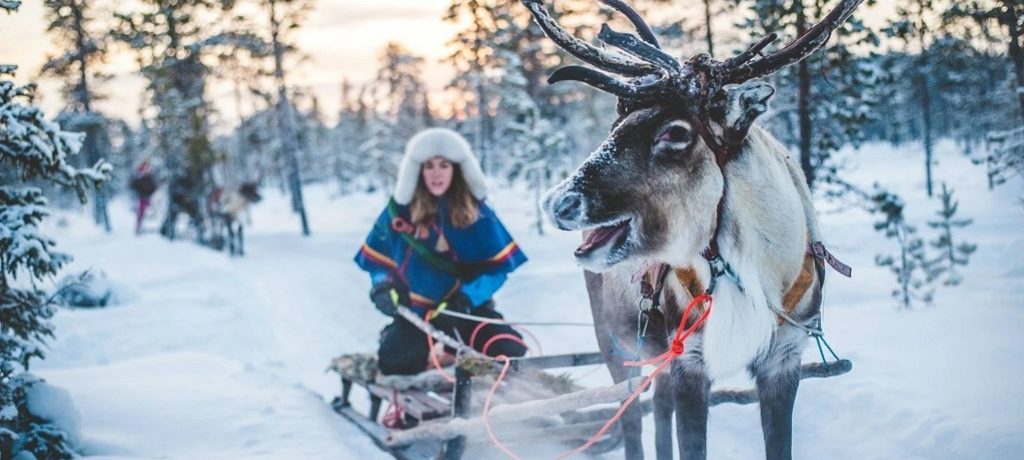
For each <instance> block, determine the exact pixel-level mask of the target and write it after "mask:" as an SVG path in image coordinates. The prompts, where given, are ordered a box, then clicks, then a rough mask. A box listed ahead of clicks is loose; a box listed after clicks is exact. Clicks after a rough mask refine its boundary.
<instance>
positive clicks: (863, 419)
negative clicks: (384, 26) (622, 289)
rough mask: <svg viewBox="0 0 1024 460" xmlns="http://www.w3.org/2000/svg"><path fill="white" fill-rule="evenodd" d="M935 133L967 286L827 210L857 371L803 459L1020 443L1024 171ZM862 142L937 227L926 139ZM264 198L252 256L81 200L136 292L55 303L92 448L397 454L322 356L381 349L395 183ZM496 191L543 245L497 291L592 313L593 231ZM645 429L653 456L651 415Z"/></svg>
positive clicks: (54, 377)
mask: <svg viewBox="0 0 1024 460" xmlns="http://www.w3.org/2000/svg"><path fill="white" fill-rule="evenodd" d="M940 151H941V152H940V155H939V157H938V158H939V165H938V168H937V177H938V179H939V180H940V181H943V180H944V181H948V182H949V183H950V184H951V185H953V186H954V187H955V188H956V191H957V196H958V197H959V198H960V200H961V201H962V205H961V212H962V213H964V214H965V215H966V216H968V217H973V218H974V219H975V224H974V225H973V226H971V227H969V228H968V229H966V230H965V231H963V232H962V233H961V235H960V236H961V237H962V238H965V239H967V240H969V241H972V242H975V243H978V245H979V249H978V252H977V253H976V254H975V256H974V258H973V260H972V262H971V265H970V267H968V269H967V270H965V272H964V275H965V278H966V281H965V283H964V284H963V285H962V286H960V287H958V288H952V289H949V288H947V289H940V290H939V292H938V295H937V302H936V303H935V306H934V307H930V308H920V309H917V310H914V311H898V310H897V309H896V307H895V304H894V302H893V300H892V299H891V298H890V296H889V291H890V290H891V289H892V286H893V284H894V281H893V279H892V277H891V275H890V274H889V273H888V272H886V271H884V270H882V269H880V268H877V267H875V266H874V264H873V259H874V256H875V254H876V253H878V252H882V251H884V252H892V251H894V250H895V248H893V247H891V246H890V243H889V242H887V241H885V240H884V239H883V238H882V236H881V235H880V234H877V233H875V232H874V231H872V230H871V226H870V222H871V221H872V220H873V218H872V217H871V216H868V215H866V214H864V213H863V212H860V211H847V212H843V213H833V214H827V215H823V216H822V222H823V226H824V231H825V234H826V235H827V237H828V242H829V244H830V248H831V249H832V250H833V252H835V253H836V254H837V255H839V256H840V258H842V259H844V261H845V262H847V263H849V264H851V265H853V266H854V270H855V272H854V273H855V277H854V279H853V280H845V279H841V278H839V277H837V276H831V277H830V281H829V283H828V288H827V291H828V292H827V303H826V316H825V318H826V324H825V327H826V330H827V331H828V333H829V338H830V342H831V343H832V345H833V346H834V347H835V348H836V349H837V351H838V352H839V353H840V354H841V355H843V356H844V357H847V358H850V359H852V360H853V362H854V371H853V372H852V373H850V374H848V375H845V376H843V377H840V378H835V379H830V380H827V381H805V382H804V383H803V384H802V385H801V390H800V394H799V397H798V400H797V408H796V416H795V419H796V422H795V435H794V438H795V439H794V449H795V457H797V458H829V459H893V458H901V459H931V458H943V459H949V458H957V459H980V458H984V459H1010V458H1021V452H1024V371H1022V368H1021V366H1020V362H1021V357H1024V339H1022V338H1021V334H1020V331H1021V330H1022V328H1024V308H1022V307H1024V305H1022V302H1021V298H1022V295H1024V258H1022V257H1021V253H1022V252H1024V234H1022V233H1021V230H1020V229H1021V227H1022V225H1024V206H1022V205H1021V204H1020V202H1019V197H1020V196H1021V190H1022V188H1021V184H1020V183H1011V184H1007V185H1004V186H1003V187H1001V188H1000V189H998V190H996V191H995V192H989V191H987V190H986V189H985V182H984V174H983V171H982V170H981V169H979V168H978V167H976V166H973V165H971V164H970V162H969V161H967V160H966V159H964V158H963V157H962V156H960V155H959V154H957V153H955V148H954V146H953V145H951V144H943V145H942V146H941V149H940ZM850 158H851V159H852V162H853V163H854V167H855V168H856V171H855V172H853V173H852V174H851V177H852V178H853V179H854V180H855V181H857V182H859V183H862V184H870V183H871V182H873V181H879V182H881V183H882V184H883V185H886V186H889V187H892V188H895V189H896V190H897V191H899V192H901V193H902V194H903V196H904V198H905V199H906V200H907V202H908V204H909V210H910V215H911V217H912V218H913V220H914V221H915V222H916V223H918V224H919V228H920V229H921V231H922V232H924V233H925V234H926V235H929V231H928V229H927V228H926V225H925V224H924V220H925V218H928V217H930V216H931V214H932V213H933V212H934V210H935V209H936V206H938V203H937V202H936V201H927V200H926V199H925V197H924V192H923V177H922V176H923V169H924V168H923V165H922V164H921V160H920V158H921V155H920V153H919V152H918V151H917V149H915V148H905V149H902V150H897V149H892V148H889V147H884V146H876V147H872V148H870V149H868V150H867V151H865V152H862V153H861V154H860V155H858V156H855V157H854V156H851V157H850ZM266 194H267V195H269V198H268V199H267V200H265V201H264V203H261V204H260V205H259V206H258V207H257V208H256V209H255V212H254V216H253V223H254V225H253V226H252V227H251V230H250V232H249V246H248V252H249V255H248V257H246V258H244V259H229V258H228V257H227V256H225V255H223V254H220V253H215V252H212V251H209V250H206V249H203V248H199V247H196V246H194V245H193V244H190V243H188V242H177V243H168V242H166V241H164V240H162V239H160V238H159V237H157V236H154V235H146V236H143V237H139V238H136V237H134V236H133V235H131V231H130V227H131V224H130V221H131V216H130V211H129V209H128V204H127V203H125V202H123V201H118V202H115V203H114V205H113V209H112V210H111V211H112V214H113V216H112V217H113V220H114V226H115V231H114V234H113V235H103V234H101V233H99V232H98V231H96V230H95V229H93V228H92V227H91V225H89V224H88V223H87V222H86V219H84V218H83V217H82V216H78V215H75V216H71V217H69V219H68V225H67V226H64V227H61V228H55V229H54V230H53V235H54V236H55V237H56V238H57V239H58V241H60V242H61V247H62V248H64V249H65V250H67V251H69V252H71V253H73V254H74V255H75V256H76V262H75V263H74V266H73V267H72V268H73V269H84V268H95V269H100V270H103V271H105V272H106V273H107V275H108V277H109V278H110V279H111V280H113V281H116V282H118V283H122V284H124V285H125V286H126V287H127V288H128V289H130V290H132V291H134V292H135V294H136V295H137V297H136V298H135V299H134V300H132V301H130V302H128V303H125V304H122V305H117V306H114V307H111V308H107V309H102V310H75V311H69V310H66V311H62V312H60V313H59V315H58V316H57V317H56V320H55V322H56V325H57V339H56V340H55V341H54V342H53V343H52V346H51V348H50V353H49V357H48V358H47V359H46V361H43V362H40V363H38V364H37V365H36V367H35V370H36V372H37V373H38V374H39V375H40V376H42V377H44V378H45V379H47V380H48V381H49V382H50V383H52V384H54V385H57V386H59V387H63V388H65V389H67V390H68V391H69V392H70V394H71V396H72V397H73V399H74V401H75V404H76V405H77V407H78V410H79V411H80V413H81V426H82V438H83V441H82V445H81V450H82V452H83V453H84V454H85V455H86V456H98V457H130V458H139V457H141V458H154V457H159V458H181V459H198V458H202V459H239V458H275V459H277V458H281V459H291V458H303V459H314V458H325V459H326V458H332V459H339V458H360V459H370V458H385V457H384V456H383V455H382V454H380V453H379V452H378V451H377V450H376V449H375V448H374V446H373V445H372V444H371V443H370V442H369V441H367V440H366V439H364V438H363V437H362V436H361V435H360V433H359V432H358V431H357V430H355V429H354V428H351V427H349V426H347V425H346V424H345V423H344V422H343V421H342V420H341V419H340V418H339V417H337V416H336V415H335V414H334V413H333V412H331V411H330V409H329V408H328V406H327V404H326V403H325V402H326V401H328V400H329V399H330V398H331V397H332V396H333V395H334V394H335V393H336V392H337V381H336V379H335V378H334V376H333V375H331V374H326V373H325V372H324V368H325V366H326V364H327V362H328V360H329V359H330V358H331V357H333V356H335V355H337V354H340V353H343V352H353V351H371V350H374V349H375V345H374V344H375V340H376V337H377V331H378V330H379V329H380V328H381V327H382V326H383V325H384V324H385V320H384V318H383V317H381V315H379V314H377V313H376V311H375V310H374V309H373V307H372V306H371V305H370V303H369V301H368V300H367V295H366V292H367V289H368V288H369V285H368V280H367V279H366V277H365V275H364V274H363V273H361V272H359V271H358V270H357V269H356V267H355V265H354V264H352V263H351V257H352V255H353V254H354V253H355V251H356V249H357V247H358V245H359V244H360V242H361V240H362V238H363V237H364V235H365V233H366V231H367V230H368V228H369V225H370V223H371V222H372V219H373V218H374V217H375V216H376V214H377V213H378V212H379V210H380V208H381V207H382V205H383V203H384V202H383V197H382V196H366V195H361V196H348V197H344V198H337V197H332V196H331V193H330V191H329V190H328V189H327V188H326V187H312V188H310V189H309V190H308V192H307V197H308V200H309V209H310V215H311V223H312V228H313V231H314V236H312V237H310V238H302V237H300V236H298V228H297V221H296V219H294V218H293V216H292V215H290V214H289V212H288V211H287V209H288V207H287V200H285V199H283V198H282V197H280V196H279V195H278V194H276V193H273V192H270V191H268V193H266ZM681 198H682V197H681ZM492 202H493V203H494V204H495V207H496V208H497V209H498V213H499V215H501V216H502V218H503V219H504V220H505V221H506V223H507V224H508V226H509V227H510V229H511V230H512V233H513V235H514V236H516V238H517V239H518V240H519V241H520V243H521V245H522V246H523V248H524V249H525V251H526V252H527V254H528V255H529V256H530V258H531V262H530V263H528V264H527V265H525V266H524V267H523V268H522V269H521V270H520V271H519V272H517V273H516V274H515V275H514V276H513V277H512V278H511V279H510V281H509V283H508V285H507V286H506V288H505V289H504V290H503V291H502V292H501V293H500V295H499V296H498V298H497V300H498V304H499V306H500V308H501V309H502V310H503V311H504V312H505V313H506V314H507V315H508V316H510V317H512V318H515V319H519V320H569V321H580V320H586V319H587V318H588V316H589V310H588V307H587V305H586V295H585V291H584V287H583V281H582V276H581V274H580V272H579V270H578V269H577V268H576V267H575V266H574V264H573V261H572V259H571V257H570V254H571V250H572V248H574V247H575V246H576V244H578V241H579V237H578V235H575V234H564V233H551V234H549V235H547V236H544V237H540V236H538V235H536V234H535V233H534V231H533V230H532V228H531V224H532V212H533V211H532V208H531V206H532V205H531V199H530V195H529V194H528V193H526V192H523V191H513V190H500V191H498V192H496V193H495V194H494V195H493V198H492ZM535 332H536V333H537V334H538V335H540V337H541V341H542V343H543V344H544V351H545V352H547V353H558V352H567V351H577V350H579V351H587V350H593V349H596V342H595V340H594V338H593V334H592V332H591V331H590V330H588V329H581V328H576V329H554V330H551V329H541V328H537V329H535ZM806 359H807V360H811V359H813V356H811V355H808V357H807V358H806ZM577 374H578V375H579V376H580V378H581V379H582V380H583V381H584V382H586V383H587V384H588V385H602V384H606V383H608V382H609V379H608V377H607V374H606V372H605V371H604V370H603V369H602V368H600V367H598V366H592V367H589V368H583V369H580V370H579V371H578V372H577ZM730 383H734V382H730ZM739 383H740V384H743V383H744V382H742V380H741V381H740V382H739ZM646 428H647V430H646V435H645V437H646V440H647V442H648V446H647V448H648V452H653V445H652V435H651V432H652V427H651V426H650V421H649V420H648V426H647V427H646ZM709 443H710V457H711V458H728V459H733V458H736V459H746V458H759V457H762V456H763V454H762V448H763V447H762V446H763V444H762V441H761V431H760V423H759V419H758V415H757V407H756V406H745V407H739V406H718V407H716V408H715V409H713V412H712V418H711V422H710V432H709ZM620 456H621V451H619V452H615V453H612V454H609V455H607V457H608V458H618V457H620ZM487 457H488V458H499V456H498V455H488V456H487Z"/></svg>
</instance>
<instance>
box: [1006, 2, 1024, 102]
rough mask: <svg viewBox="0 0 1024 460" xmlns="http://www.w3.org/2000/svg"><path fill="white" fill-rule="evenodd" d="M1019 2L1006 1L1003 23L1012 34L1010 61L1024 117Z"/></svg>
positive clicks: (1023, 74) (1023, 68) (1023, 76)
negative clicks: (1017, 8) (1017, 9)
mask: <svg viewBox="0 0 1024 460" xmlns="http://www.w3.org/2000/svg"><path fill="white" fill-rule="evenodd" d="M1018 1H1019V0H1004V1H1003V7H1004V8H1005V13H1004V14H1003V17H1002V18H1001V20H1002V21H1001V22H1003V24H1004V25H1005V26H1006V27H1007V29H1008V31H1009V33H1010V49H1009V54H1010V60H1011V61H1013V69H1014V73H1016V74H1017V100H1018V101H1019V102H1020V114H1021V117H1024V49H1021V43H1020V39H1021V29H1020V27H1019V25H1018V22H1019V21H1020V18H1019V17H1018V16H1017V11H1016V10H1014V8H1016V6H1015V4H1016V3H1017V2H1018Z"/></svg>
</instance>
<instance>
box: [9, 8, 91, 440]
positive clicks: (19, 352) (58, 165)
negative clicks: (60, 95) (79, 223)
mask: <svg viewBox="0 0 1024 460" xmlns="http://www.w3.org/2000/svg"><path fill="white" fill-rule="evenodd" d="M18 6H19V5H18V4H17V2H0V10H3V11H5V12H8V13H9V12H13V11H14V10H16V9H17V7H18ZM15 69H16V67H15V66H12V65H0V167H2V169H0V178H2V179H3V183H4V184H5V185H3V186H0V458H5V459H6V458H13V457H14V456H16V455H18V454H19V452H26V453H27V454H28V455H29V456H34V457H35V458H47V459H51V458H52V459H65V458H72V457H73V456H74V453H73V451H72V450H71V446H70V445H69V444H68V441H67V440H66V438H65V436H64V435H63V434H62V433H61V432H60V431H59V430H57V428H56V427H55V426H54V425H52V424H50V423H49V422H48V421H47V420H44V419H41V418H39V417H37V416H35V415H33V414H31V413H30V412H29V411H28V408H27V403H26V398H27V394H28V391H29V390H30V388H31V386H32V385H34V384H36V383H37V382H39V380H38V379H37V378H36V377H34V376H32V375H31V374H28V373H27V372H28V370H29V365H30V362H31V361H32V360H33V359H42V358H43V357H44V353H43V345H44V343H45V341H46V340H47V339H49V338H52V337H53V325H52V324H51V323H50V322H49V320H50V318H51V317H52V316H53V314H54V312H55V308H56V307H55V304H54V298H55V297H56V296H51V295H47V293H46V292H44V291H43V290H42V289H41V288H40V287H39V283H40V282H42V281H43V280H45V279H46V278H49V277H52V276H53V275H55V274H56V273H57V271H58V270H60V268H61V266H63V265H64V264H66V263H67V262H68V261H70V260H71V257H70V256H69V255H67V254H64V253H61V252H59V251H57V250H56V249H55V246H56V242H55V241H54V240H53V239H51V238H49V237H47V236H46V235H44V234H42V233H41V232H40V230H39V224H40V222H42V220H43V219H44V218H45V217H46V216H47V215H48V211H47V209H46V206H47V201H46V198H45V197H44V196H43V193H42V191H41V190H40V189H39V188H37V187H32V186H27V185H24V183H25V182H27V181H30V180H37V179H44V180H48V181H50V182H53V183H54V184H57V185H60V186H63V187H66V188H69V189H71V190H73V191H74V192H75V193H76V194H77V196H78V197H79V199H80V200H81V201H82V202H83V203H84V202H85V198H86V194H87V193H88V192H89V190H91V189H95V188H96V187H99V186H100V185H101V184H102V183H103V182H105V181H107V180H108V179H109V177H110V173H111V167H110V165H109V164H107V163H106V162H104V161H102V160H100V161H98V162H97V163H96V164H94V165H93V166H92V167H90V168H83V169H77V168H75V167H73V166H71V165H70V164H69V161H70V159H69V157H70V156H72V155H75V154H77V153H78V151H79V149H80V148H81V146H82V141H83V136H82V135H81V134H78V133H70V132H67V131H62V130H61V129H60V127H59V126H58V125H57V124H56V123H54V122H51V121H48V120H46V119H45V117H44V115H43V113H42V111H40V110H39V108H37V107H35V106H32V105H31V103H32V100H33V97H34V95H35V86H34V85H26V86H18V85H16V84H15V83H14V82H13V81H11V80H9V79H6V78H5V77H7V76H10V75H13V73H14V71H15ZM19 182H20V183H21V184H22V185H16V184H18V183H19ZM19 458H21V456H19ZM30 458H31V457H30Z"/></svg>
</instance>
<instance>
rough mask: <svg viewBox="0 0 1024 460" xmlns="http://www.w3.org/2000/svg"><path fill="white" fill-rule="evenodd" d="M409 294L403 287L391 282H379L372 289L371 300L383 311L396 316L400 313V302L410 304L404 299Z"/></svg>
mask: <svg viewBox="0 0 1024 460" xmlns="http://www.w3.org/2000/svg"><path fill="white" fill-rule="evenodd" d="M407 297H408V294H406V293H405V291H404V290H403V289H401V288H400V287H399V286H396V285H395V284H393V283H391V282H383V283H378V284H376V285H375V286H373V289H371V290H370V300H372V301H373V305H375V306H376V307H377V310H380V312H381V313H383V314H385V315H387V316H390V317H392V318H393V317H394V316H395V315H396V314H397V313H398V304H408V301H403V300H402V299H403V298H407Z"/></svg>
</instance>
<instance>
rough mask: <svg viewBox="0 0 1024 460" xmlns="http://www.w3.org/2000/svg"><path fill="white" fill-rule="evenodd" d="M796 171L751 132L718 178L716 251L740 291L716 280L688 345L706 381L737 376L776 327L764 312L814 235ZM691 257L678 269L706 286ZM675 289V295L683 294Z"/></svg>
mask: <svg viewBox="0 0 1024 460" xmlns="http://www.w3.org/2000/svg"><path fill="white" fill-rule="evenodd" d="M794 168H796V165H795V164H793V162H792V160H790V159H789V158H788V152H787V150H786V149H785V147H783V146H782V145H781V144H779V143H778V141H776V140H775V139H774V138H772V137H771V135H769V134H768V133H766V132H765V131H764V130H762V129H760V128H757V127H755V128H753V129H751V131H750V134H749V135H748V137H747V140H746V141H745V142H744V144H743V146H742V147H741V149H740V150H739V151H738V152H737V154H736V156H735V158H733V159H731V160H730V161H729V163H728V164H727V165H726V166H725V168H724V170H723V171H722V173H723V174H724V178H725V181H724V182H725V187H724V192H723V193H724V195H723V206H722V209H721V212H722V213H723V215H722V216H721V218H720V219H718V220H719V222H720V225H721V226H722V228H721V229H720V230H719V231H718V232H717V235H718V250H719V253H720V254H721V257H722V258H723V260H725V261H726V262H727V263H728V264H729V265H730V266H731V267H732V269H733V271H734V272H735V273H736V275H738V277H739V279H740V283H741V284H742V287H740V286H738V285H737V284H736V282H735V281H733V280H732V279H729V278H728V277H722V278H720V279H719V280H718V285H717V288H716V290H715V293H714V311H713V312H712V314H711V316H710V317H709V319H708V322H707V324H706V326H705V327H704V332H703V334H702V335H701V336H700V337H696V336H695V339H694V340H695V341H697V342H698V343H694V344H692V345H693V346H699V348H700V349H701V351H702V352H703V355H704V360H705V363H706V364H707V366H708V371H709V375H710V376H711V377H712V378H715V377H723V376H726V375H728V374H731V373H734V372H736V371H738V370H741V369H743V368H744V367H745V366H747V365H749V364H750V363H751V362H752V361H753V360H754V359H756V358H758V357H759V356H760V355H761V354H762V352H763V351H765V350H766V348H767V346H768V344H769V341H770V340H771V337H772V334H773V332H774V331H775V329H776V327H777V326H778V322H777V317H776V314H775V313H774V312H773V311H772V308H771V307H770V306H769V305H772V306H774V307H775V308H779V307H780V306H781V305H782V298H783V295H784V294H785V292H786V291H787V290H788V289H789V288H790V286H792V284H793V282H794V280H795V279H796V278H797V276H799V273H800V270H801V267H802V265H803V258H804V254H805V250H806V245H807V241H808V238H809V237H812V236H814V235H816V233H817V226H816V224H815V223H814V217H813V209H812V208H810V198H809V192H808V191H807V190H806V189H807V186H806V185H805V183H804V182H803V178H802V175H800V174H795V173H794ZM797 171H798V170H797ZM793 216H801V217H803V218H794V217H793ZM690 224H691V225H692V222H690ZM709 238H710V237H709ZM690 254H693V256H692V257H691V259H690V260H688V261H686V263H685V265H684V266H686V265H689V266H692V267H694V268H695V271H696V273H697V275H698V276H699V277H700V279H701V284H702V285H703V286H707V285H708V283H709V282H710V278H711V272H710V269H709V268H708V263H707V262H706V261H705V259H704V258H703V257H701V256H700V255H699V253H698V254H694V253H693V252H690ZM674 265H675V266H677V267H678V266H680V265H678V264H674ZM675 284H676V286H674V287H673V289H676V290H678V289H680V288H681V285H680V284H679V283H678V280H675Z"/></svg>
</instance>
